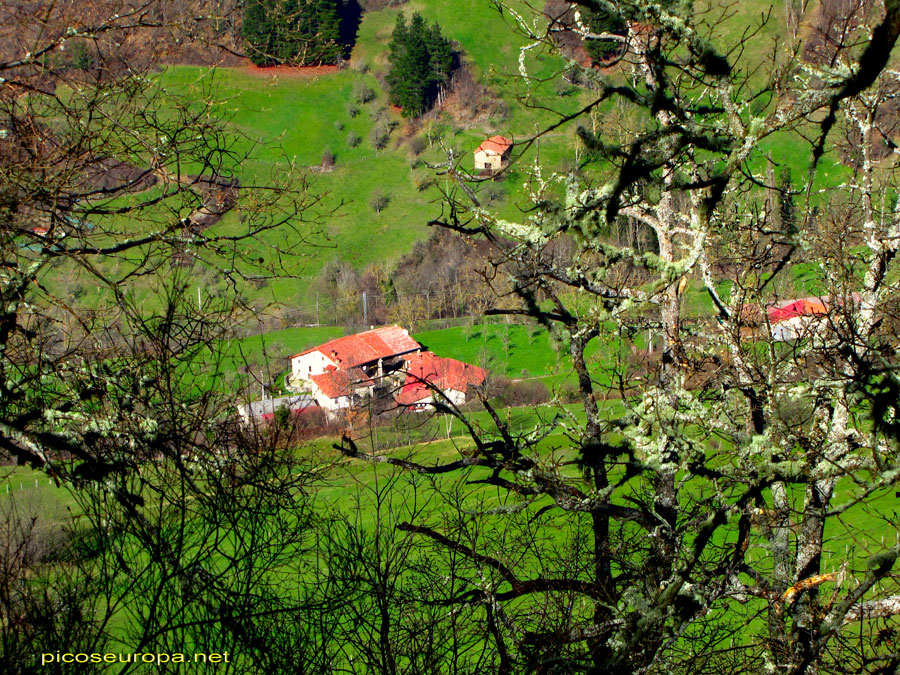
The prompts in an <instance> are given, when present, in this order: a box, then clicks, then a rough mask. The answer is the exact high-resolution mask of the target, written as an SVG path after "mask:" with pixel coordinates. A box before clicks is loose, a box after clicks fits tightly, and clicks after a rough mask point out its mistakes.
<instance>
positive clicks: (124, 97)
mask: <svg viewBox="0 0 900 675" xmlns="http://www.w3.org/2000/svg"><path fill="white" fill-rule="evenodd" d="M83 9H85V16H84V17H82V18H81V19H79V18H78V17H72V16H64V15H62V16H60V15H57V13H56V12H55V10H53V7H52V6H51V7H50V8H49V9H48V11H47V13H46V14H44V15H42V16H43V19H42V21H43V24H42V25H39V26H37V27H34V26H28V27H27V30H25V29H23V30H22V33H21V34H20V35H18V36H16V35H15V34H10V33H9V31H8V30H6V29H7V28H9V26H7V25H4V41H3V43H2V44H3V51H2V52H0V223H2V225H0V251H2V261H3V262H2V272H0V315H2V316H0V336H2V337H0V342H2V345H0V380H2V383H0V455H2V457H3V458H4V459H5V460H6V461H10V460H14V461H15V462H16V463H18V464H20V465H28V466H30V467H32V468H34V469H39V470H41V471H43V472H44V474H45V476H47V477H49V478H51V479H52V480H53V482H54V486H53V487H47V488H42V489H46V490H48V491H54V492H56V491H66V492H67V493H69V494H70V495H71V497H72V498H73V499H74V500H75V502H76V504H75V505H73V507H72V509H73V515H75V516H77V521H76V525H73V526H72V536H71V539H70V541H68V542H65V543H63V544H61V545H60V546H59V547H58V550H57V551H55V553H54V556H55V558H54V557H50V558H47V557H46V556H35V555H31V554H30V549H29V542H30V541H32V540H33V539H32V538H30V537H31V535H30V533H29V529H28V527H26V525H27V524H24V523H22V521H21V519H18V520H17V519H15V518H8V519H6V521H5V523H6V524H7V525H8V526H9V527H10V528H12V529H11V531H10V533H9V534H8V536H7V537H6V538H5V539H4V541H3V543H4V546H7V547H11V548H13V549H15V550H13V551H11V553H14V555H11V556H10V557H7V556H3V560H4V562H3V565H4V567H3V569H2V574H3V576H2V578H0V582H2V586H3V588H2V591H0V592H2V594H3V599H2V602H0V605H2V610H0V612H2V617H3V619H2V627H0V631H2V634H3V636H4V638H3V643H2V653H0V662H2V663H3V665H4V668H3V670H4V672H10V673H19V672H34V669H35V668H36V665H35V661H36V660H37V659H40V658H41V656H40V655H41V653H43V652H53V653H54V654H55V653H56V652H57V651H60V650H61V651H63V652H73V651H74V652H83V653H95V652H103V651H104V650H105V648H106V647H107V646H108V645H109V644H111V642H112V641H114V642H115V644H116V645H117V646H118V647H117V649H116V652H121V653H124V652H126V651H129V650H130V651H131V652H132V653H145V652H154V653H156V652H167V653H172V652H179V651H185V650H186V649H187V648H188V647H190V648H191V649H192V650H194V651H205V652H209V651H219V652H223V651H226V650H228V651H233V652H242V653H243V654H244V656H243V657H241V656H238V657H237V660H236V661H235V665H232V666H229V667H230V668H236V669H238V670H239V671H240V672H245V671H246V670H247V669H249V668H251V666H250V665H248V664H257V665H259V666H260V667H266V668H267V669H269V670H271V671H273V672H283V671H285V670H290V669H292V668H293V667H294V666H295V665H296V664H297V663H298V662H304V661H309V662H313V661H315V660H316V659H319V662H320V663H321V662H322V661H321V655H320V654H317V653H312V652H311V651H310V648H309V647H308V645H312V644H317V643H316V641H315V640H314V639H311V638H310V637H309V635H310V633H309V631H313V630H314V628H315V627H314V624H311V623H310V622H306V621H301V620H299V619H298V620H297V621H296V622H294V623H293V624H292V625H294V626H295V628H296V630H295V631H294V632H285V631H282V630H280V629H279V628H278V622H279V621H278V620H277V617H285V616H297V615H298V613H301V609H303V608H304V607H307V606H308V602H312V601H313V600H312V599H311V595H310V594H309V593H308V592H307V589H306V586H305V584H304V579H305V578H306V575H305V572H304V569H305V567H306V566H307V565H308V563H309V561H308V559H307V558H305V557H303V556H302V555H299V556H298V551H299V550H302V549H303V547H304V546H305V545H306V544H307V543H308V541H309V540H310V538H311V537H312V536H313V535H312V521H313V520H314V515H313V513H312V512H311V509H310V506H309V499H308V488H309V486H310V485H311V484H312V482H313V481H314V480H315V473H314V472H313V470H312V468H311V466H310V464H309V463H305V464H303V465H301V464H300V463H298V462H297V461H295V460H294V459H293V458H292V456H291V455H290V454H289V453H288V454H285V455H283V454H281V453H280V452H279V451H278V450H277V448H278V447H279V446H280V445H281V442H280V440H279V438H278V433H277V430H275V431H272V430H269V431H265V432H264V433H263V432H260V433H254V432H253V430H250V429H246V428H244V427H242V426H240V425H238V424H237V423H236V422H235V421H234V419H235V417H236V415H235V409H236V406H237V404H238V403H239V402H241V400H242V398H243V397H244V392H245V389H246V386H247V385H248V384H254V383H248V382H241V381H240V380H237V379H234V380H232V381H230V382H228V381H226V376H225V375H223V373H225V372H227V371H228V370H229V365H228V364H229V360H230V357H229V356H228V355H227V353H226V351H225V348H224V344H225V338H227V337H228V336H229V335H230V327H231V326H233V325H235V324H236V323H240V322H241V321H243V320H245V319H246V317H248V316H249V315H250V310H251V308H249V307H247V305H246V304H245V303H244V302H243V300H242V298H241V293H242V292H243V288H244V284H245V283H246V282H248V281H254V280H259V279H264V278H270V277H272V276H276V275H284V274H287V273H289V272H290V267H291V260H292V256H293V255H294V254H295V253H296V252H297V251H298V250H300V247H302V246H304V245H305V243H306V242H309V241H310V240H311V239H312V238H313V237H314V236H315V232H316V230H317V226H316V222H317V209H318V208H319V207H320V205H319V201H318V198H317V197H316V196H315V195H314V194H313V193H312V192H311V191H310V189H309V185H308V183H307V181H306V178H305V176H303V175H299V174H293V173H292V172H290V171H284V172H282V174H281V175H279V176H272V177H271V179H270V180H269V181H267V182H266V183H264V184H260V185H252V184H248V183H247V182H246V181H242V180H241V177H240V176H239V175H238V173H237V172H238V170H239V167H240V165H241V162H242V161H243V160H244V159H246V157H247V153H248V152H252V144H251V143H249V142H246V141H245V140H242V139H238V138H236V137H235V136H234V135H233V134H232V133H231V131H230V130H229V128H228V126H227V124H226V123H225V122H223V121H216V114H215V113H214V112H213V111H212V105H213V103H212V100H211V99H210V98H207V97H205V96H203V93H202V92H200V96H196V97H192V98H191V99H190V100H188V99H186V98H179V97H177V96H173V95H171V94H170V93H167V92H165V91H163V90H161V89H160V88H159V86H158V84H157V83H156V82H155V81H154V79H153V78H151V77H149V76H148V74H147V73H145V72H144V71H143V70H141V69H140V68H138V67H136V65H135V64H134V63H130V62H129V60H128V59H127V58H126V56H127V54H123V52H122V51H121V50H119V49H118V47H117V43H118V41H122V42H123V43H124V42H126V38H130V37H133V36H134V32H135V31H140V30H142V29H149V28H150V27H152V26H156V27H159V26H162V25H165V22H164V21H163V20H162V19H161V18H160V14H159V11H162V9H164V8H160V6H159V5H157V4H155V3H152V2H151V3H147V4H140V5H136V6H127V7H126V6H116V7H107V6H106V5H103V4H97V5H92V6H91V7H84V8H83ZM107 9H109V10H110V11H109V13H107ZM88 10H90V11H88ZM113 10H118V11H113ZM157 10H159V11H157ZM2 11H3V12H4V13H6V12H7V9H4V10H2ZM32 18H34V16H32ZM175 28H177V26H174V25H173V30H174V29H175ZM26 38H28V39H26ZM75 40H78V41H87V42H88V43H89V48H90V49H91V50H93V51H92V53H93V61H92V63H93V65H92V68H91V69H89V70H78V71H77V72H75V73H74V74H73V73H72V72H71V71H70V70H66V69H64V68H62V69H61V68H56V67H55V65H54V63H55V61H54V59H55V58H56V57H57V56H58V55H60V54H63V53H65V49H66V47H67V46H70V45H71V44H73V41H75ZM241 148H244V149H243V150H242V149H241ZM247 148H250V150H249V151H248V150H247ZM220 220H221V222H219V221H220ZM276 230H278V233H279V234H278V236H274V232H275V231H276ZM272 241H277V242H280V243H279V244H277V245H276V244H271V243H269V242H272ZM205 272H209V273H210V276H211V277H212V279H214V286H213V287H211V288H210V287H204V288H202V289H198V286H197V281H198V279H200V278H202V276H203V274H204V273H205ZM253 309H255V310H258V309H259V308H258V307H257V308H253ZM310 626H312V627H310ZM273 635H278V636H279V639H280V642H279V643H278V644H277V645H276V644H275V642H274V640H272V639H271V638H272V636H273ZM287 664H290V665H287ZM67 667H69V666H65V665H63V664H61V663H54V664H47V665H46V668H45V670H48V671H57V672H58V671H60V670H61V669H65V668H67ZM148 667H149V666H147V664H146V663H141V662H137V661H130V662H128V663H117V666H116V671H117V672H120V673H126V672H132V671H140V670H146V669H147V668H148ZM184 667H185V666H177V665H172V666H171V668H172V671H173V672H181V671H182V670H183V668H184ZM208 667H209V668H212V667H213V666H212V665H210V666H208ZM253 667H256V666H253ZM322 667H323V669H324V666H322ZM154 668H155V666H154Z"/></svg>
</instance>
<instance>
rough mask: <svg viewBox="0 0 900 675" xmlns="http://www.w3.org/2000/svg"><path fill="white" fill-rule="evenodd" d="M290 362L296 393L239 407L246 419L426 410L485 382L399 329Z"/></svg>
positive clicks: (474, 370) (457, 399)
mask: <svg viewBox="0 0 900 675" xmlns="http://www.w3.org/2000/svg"><path fill="white" fill-rule="evenodd" d="M290 360H291V370H290V373H288V375H287V376H286V378H285V380H286V382H285V384H286V388H287V389H289V390H290V391H292V392H294V394H293V395H292V396H284V397H281V398H276V399H268V400H265V401H257V402H256V403H251V404H247V405H245V406H241V409H240V411H239V412H240V414H241V417H242V418H243V419H244V420H245V421H249V420H250V419H251V418H254V419H271V418H273V417H274V415H275V411H276V410H277V409H278V408H279V407H286V408H287V409H288V410H290V411H291V412H292V413H294V414H299V413H301V412H303V411H304V410H307V409H309V408H313V407H318V408H321V409H322V410H324V411H325V412H326V414H330V415H334V414H336V413H338V412H339V411H342V410H348V409H351V408H354V407H363V406H366V407H369V406H372V407H373V408H374V409H375V410H376V411H381V410H387V409H391V408H398V407H400V408H403V409H406V410H411V411H423V410H428V409H429V408H432V407H433V404H434V402H435V400H438V401H442V402H450V403H453V404H456V405H459V404H461V403H464V402H465V401H466V399H467V398H468V397H469V396H471V394H472V392H473V390H474V388H475V387H480V386H481V385H483V384H484V381H485V379H486V378H487V371H485V370H484V369H483V368H479V367H477V366H473V365H471V364H468V363H463V362H462V361H457V360H456V359H451V358H444V357H440V356H437V355H436V354H434V353H433V352H430V351H426V350H425V348H424V347H423V346H422V345H421V344H419V343H418V342H416V341H415V340H414V339H413V338H412V337H411V336H410V335H409V332H408V331H407V330H406V329H404V328H401V327H400V326H396V325H395V326H385V327H382V328H375V329H372V330H368V331H365V332H363V333H357V334H355V335H347V336H345V337H341V338H336V339H334V340H329V341H328V342H326V343H324V344H321V345H318V346H316V347H312V348H310V349H307V350H305V351H302V352H300V353H299V354H294V355H293V356H291V357H290Z"/></svg>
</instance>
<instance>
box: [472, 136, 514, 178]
mask: <svg viewBox="0 0 900 675" xmlns="http://www.w3.org/2000/svg"><path fill="white" fill-rule="evenodd" d="M512 148H513V142H512V141H511V140H509V139H508V138H506V137H505V136H491V137H490V138H489V139H487V140H486V141H482V143H481V145H479V146H478V148H477V149H476V150H475V170H476V171H487V172H489V173H497V172H498V171H501V170H503V169H504V168H506V166H507V165H508V164H509V156H510V154H511V153H512Z"/></svg>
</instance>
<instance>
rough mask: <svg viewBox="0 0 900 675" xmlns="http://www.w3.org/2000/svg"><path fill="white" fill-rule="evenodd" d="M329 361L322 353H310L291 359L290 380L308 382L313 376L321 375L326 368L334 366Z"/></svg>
mask: <svg viewBox="0 0 900 675" xmlns="http://www.w3.org/2000/svg"><path fill="white" fill-rule="evenodd" d="M335 365H337V364H335V363H334V362H333V361H332V360H331V359H329V358H328V357H327V356H325V355H324V354H323V353H322V352H318V351H311V352H309V353H308V354H303V355H301V356H295V357H294V358H292V359H291V378H292V379H295V380H308V379H309V378H310V377H311V376H313V375H321V374H322V373H324V372H325V370H326V368H328V366H335Z"/></svg>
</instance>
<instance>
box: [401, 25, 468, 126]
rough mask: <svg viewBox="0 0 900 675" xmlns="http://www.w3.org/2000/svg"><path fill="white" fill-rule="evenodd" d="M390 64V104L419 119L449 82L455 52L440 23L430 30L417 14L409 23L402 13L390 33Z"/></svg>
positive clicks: (406, 114) (405, 114)
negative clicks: (442, 87)
mask: <svg viewBox="0 0 900 675" xmlns="http://www.w3.org/2000/svg"><path fill="white" fill-rule="evenodd" d="M388 62H389V64H390V70H389V72H388V75H387V84H388V95H389V97H390V100H391V103H393V104H394V105H397V106H400V107H401V108H402V109H403V116H404V117H418V116H419V115H421V114H422V113H423V112H425V111H426V110H427V109H428V108H429V107H430V106H431V105H432V103H433V102H434V99H435V97H436V96H437V93H438V90H439V88H440V87H441V86H444V85H446V84H448V83H449V81H450V73H451V71H452V69H453V52H452V50H451V48H450V41H449V40H447V39H446V38H444V36H443V35H442V34H441V29H440V26H438V24H437V23H435V24H433V25H432V26H431V28H428V26H427V25H426V23H425V19H424V18H423V17H422V15H421V14H419V13H418V12H416V13H415V14H413V15H412V18H411V19H410V21H409V23H407V21H406V17H405V16H404V15H403V13H402V12H401V13H400V14H398V15H397V22H396V24H395V25H394V32H393V33H392V34H391V42H390V45H389V52H388Z"/></svg>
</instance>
